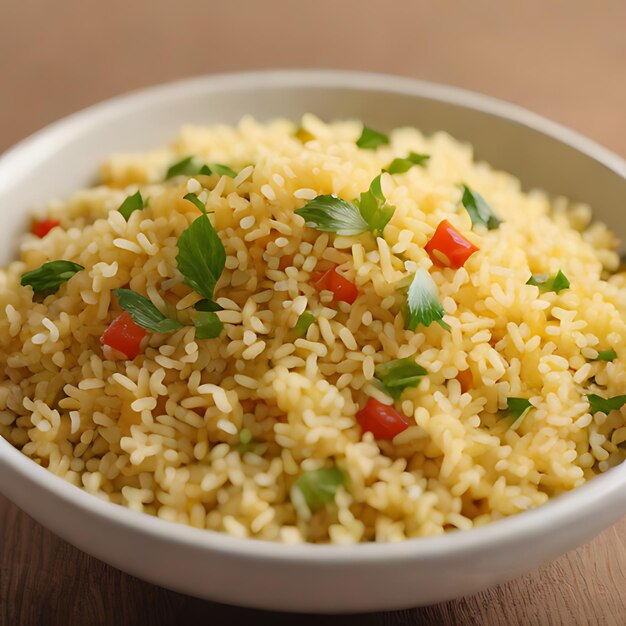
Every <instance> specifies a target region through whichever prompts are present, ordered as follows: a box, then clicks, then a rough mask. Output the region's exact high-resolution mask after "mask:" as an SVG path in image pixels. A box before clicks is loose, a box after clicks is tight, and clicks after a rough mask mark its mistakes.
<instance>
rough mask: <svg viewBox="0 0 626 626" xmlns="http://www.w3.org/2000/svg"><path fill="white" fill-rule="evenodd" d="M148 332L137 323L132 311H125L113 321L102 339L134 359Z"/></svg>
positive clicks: (106, 343) (104, 342) (105, 343)
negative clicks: (131, 313)
mask: <svg viewBox="0 0 626 626" xmlns="http://www.w3.org/2000/svg"><path fill="white" fill-rule="evenodd" d="M147 334H148V333H147V331H146V330H145V329H144V328H142V327H141V326H139V325H137V324H135V322H134V321H133V318H132V317H131V315H130V313H128V312H127V311H124V313H122V314H121V315H120V316H119V317H116V318H115V319H114V320H113V321H112V322H111V324H110V325H109V327H108V328H107V329H106V330H105V331H104V334H103V335H102V338H101V339H100V341H101V342H102V343H103V344H104V345H105V346H110V347H111V348H113V349H114V350H118V351H119V352H121V353H122V354H125V355H126V356H127V357H128V358H129V359H130V360H131V361H132V360H133V359H134V358H135V357H136V356H137V355H138V354H139V353H140V352H141V340H142V339H143V338H144V337H145V336H146V335H147Z"/></svg>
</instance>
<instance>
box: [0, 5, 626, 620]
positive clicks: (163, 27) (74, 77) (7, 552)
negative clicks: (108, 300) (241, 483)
mask: <svg viewBox="0 0 626 626" xmlns="http://www.w3.org/2000/svg"><path fill="white" fill-rule="evenodd" d="M625 25H626V2H623V1H621V0H614V1H609V0H597V1H596V2H593V3H592V2H586V1H583V0H581V1H577V0H552V1H551V2H549V3H548V2H543V1H541V0H527V1H526V2H521V1H520V0H511V1H510V2H497V1H496V0H491V1H488V0H474V1H473V2H461V1H460V0H459V1H452V0H440V1H439V2H437V3H435V2H420V1H418V2H416V1H411V0H385V1H384V2H380V1H379V0H377V1H370V0H341V1H339V0H315V2H307V3H304V2H293V1H291V2H290V1H289V0H282V1H281V0H264V1H263V2H258V1H255V0H240V1H239V2H221V3H218V2H208V1H204V2H202V1H201V0H183V1H179V2H171V1H169V0H135V1H134V2H128V1H127V0H107V2H99V3H95V2H84V0H62V1H61V2H50V1H49V0H30V1H24V2H12V3H9V2H8V1H7V2H3V3H2V6H0V81H1V82H0V150H4V149H5V148H8V147H9V146H10V145H11V144H13V143H14V142H15V141H17V140H18V139H20V138H22V137H24V136H26V135H27V134H29V133H31V132H33V131H35V130H37V129H38V128H40V127H42V126H44V125H45V124H47V123H49V122H51V121H53V120H54V119H57V118H59V117H61V116H63V115H66V114H67V113H70V112H72V111H74V110H77V109H80V108H82V107H84V106H87V105H89V104H92V103H94V102H97V101H98V100H101V99H103V98H106V97H109V96H112V95H115V94H118V93H121V92H124V91H127V90H130V89H135V88H138V87H142V86H145V85H149V84H154V83H158V82H164V81H168V80H172V79H175V78H180V77H184V76H190V75H194V74H202V73H210V72H223V71H232V70H243V69H255V68H262V67H339V68H349V69H362V70H371V71H381V72H389V73H395V74H403V75H407V76H416V77H420V78H424V79H428V80H434V81H438V82H443V83H449V84H454V85H458V86H462V87H466V88H469V89H474V90H476V91H481V92H484V93H488V94H491V95H494V96H497V97H500V98H503V99H505V100H509V101H512V102H515V103H517V104H520V105H522V106H526V107H527V108H530V109H532V110H535V111H537V112H539V113H542V114H544V115H546V116H548V117H550V118H552V119H555V120H557V121H559V122H561V123H563V124H565V125H567V126H571V127H573V128H575V129H577V130H580V131H582V132H583V133H585V134H587V135H588V136H590V137H592V138H594V139H596V140H598V141H599V142H600V143H603V144H604V145H606V146H607V147H609V148H612V149H613V150H615V151H616V152H618V153H620V154H622V155H626V125H625V123H624V121H625V117H624V113H625V112H626V80H624V78H625V72H626V35H625V32H626V28H625ZM625 536H626V520H622V522H620V523H619V524H617V525H616V526H614V527H613V528H611V529H609V530H607V531H606V532H604V533H603V534H602V535H600V536H599V537H598V538H596V539H595V540H594V541H592V542H591V543H589V544H588V545H586V546H583V547H582V548H580V549H578V550H576V551H575V552H572V553H570V554H567V555H565V556H563V557H561V558H560V559H558V560H556V561H554V562H553V563H551V564H550V565H548V566H546V567H544V568H542V569H540V570H537V571H535V572H532V573H530V574H528V575H527V576H524V577H523V578H520V579H518V580H516V581H514V582H511V583H508V584H506V585H501V586H498V587H494V588H492V589H489V590H487V591H485V592H483V593H480V594H477V595H476V596H472V597H469V598H463V599H460V600H456V601H453V602H448V603H445V604H440V605H435V606H431V607H428V608H423V609H416V610H411V611H401V612H397V613H385V614H371V615H365V616H354V617H346V616H343V617H338V616H336V617H327V618H323V619H324V622H325V623H326V624H341V625H342V626H350V625H351V624H359V625H369V624H376V625H379V624H380V625H382V624H385V625H388V626H400V625H408V624H481V625H482V624H507V625H509V624H541V625H543V624H624V623H626V541H625V539H624V537H625ZM0 555H1V556H0V624H2V625H4V624H11V625H13V624H37V625H39V624H63V625H66V624H67V625H70V624H77V625H81V626H82V625H85V624H144V623H149V624H151V625H154V626H156V625H160V624H169V623H185V622H187V621H188V623H211V624H219V625H221V624H230V623H239V622H240V621H241V622H244V621H245V622H246V623H248V624H288V623H296V622H297V623H299V624H308V623H314V622H316V621H317V620H319V619H320V618H319V617H315V616H302V615H299V616H294V615H287V614H270V613H264V612H260V611H253V610H249V609H238V608H233V607H227V606H223V605H218V604H213V603H209V602H203V601H200V600H196V599H193V598H189V597H186V596H182V595H180V594H176V593H172V592H169V591H166V590H164V589H160V588H158V587H154V586H152V585H149V584H147V583H144V582H141V581H139V580H137V579H135V578H132V577H130V576H127V575H125V574H122V573H121V572H119V571H117V570H115V569H113V568H111V567H108V566H106V565H104V564H102V563H100V562H98V561H96V560H95V559H92V558H91V557H88V556H87V555H85V554H83V553H81V552H80V551H78V550H76V549H75V548H73V547H71V546H70V545H68V544H67V543H65V542H64V541H62V540H60V539H58V538H57V537H55V536H54V535H52V534H51V533H50V532H48V531H46V530H45V529H43V528H42V527H41V526H39V525H38V524H37V523H35V522H34V521H33V520H31V519H30V518H29V517H28V516H26V515H25V514H24V513H22V512H21V511H19V510H18V509H17V508H16V507H14V506H13V505H12V504H10V503H9V502H8V501H7V500H6V499H4V498H2V497H1V496H0ZM186 618H188V619H186ZM192 620H193V621H192ZM200 620H202V621H200Z"/></svg>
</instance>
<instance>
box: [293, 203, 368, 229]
mask: <svg viewBox="0 0 626 626" xmlns="http://www.w3.org/2000/svg"><path fill="white" fill-rule="evenodd" d="M295 213H296V215H300V216H301V217H303V218H304V219H305V221H306V223H307V225H308V226H312V227H313V228H315V229H317V230H319V231H322V232H324V233H335V234H337V235H358V234H360V233H364V232H365V231H366V230H369V225H368V223H367V222H366V221H365V219H364V218H363V216H362V215H361V212H360V211H359V208H358V207H357V206H356V205H355V204H352V202H348V201H347V200H342V199H341V198H338V197H337V196H330V195H324V196H317V198H313V200H310V201H309V202H307V203H306V204H305V205H304V206H303V207H302V208H301V209H298V210H297V211H295Z"/></svg>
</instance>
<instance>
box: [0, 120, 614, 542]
mask: <svg viewBox="0 0 626 626" xmlns="http://www.w3.org/2000/svg"><path fill="white" fill-rule="evenodd" d="M303 125H304V128H305V129H306V130H307V131H309V132H310V133H311V134H312V135H313V136H314V137H315V139H314V140H312V141H309V142H308V143H306V144H305V145H302V144H301V143H300V141H299V140H297V139H296V138H294V130H295V126H294V124H292V123H291V122H288V121H284V120H279V121H275V122H272V123H269V124H266V125H262V124H259V123H257V122H255V121H254V120H252V119H249V118H246V119H243V120H242V121H241V122H240V124H239V126H238V127H237V128H230V127H226V126H214V127H198V126H185V127H184V128H183V129H182V131H181V133H180V135H179V137H178V138H177V139H176V140H175V142H174V143H173V144H172V146H171V147H169V148H165V149H160V150H155V151H153V152H149V153H145V154H132V155H116V156H113V157H111V158H110V159H109V160H107V161H106V162H105V163H104V165H103V167H102V179H103V183H102V185H100V186H98V187H96V188H92V189H86V190H82V191H80V192H78V193H76V194H75V195H74V196H73V197H72V198H71V199H70V200H69V201H68V202H67V203H59V202H56V203H54V204H51V205H50V207H49V209H48V210H47V211H46V212H45V214H46V215H47V216H51V217H53V218H55V219H58V220H60V222H61V228H56V229H55V230H53V231H52V232H50V234H49V235H47V236H46V237H44V238H43V239H37V238H35V237H33V236H32V235H26V236H25V237H24V238H23V241H22V245H21V252H20V258H19V260H18V261H14V262H13V263H11V264H10V265H9V266H8V267H7V268H6V269H4V270H2V271H0V363H1V365H0V371H1V372H2V377H1V382H0V434H1V435H2V436H3V437H5V438H6V439H7V440H8V441H10V442H11V443H12V444H13V445H14V446H16V447H17V448H18V449H20V450H21V451H22V452H23V453H24V454H26V455H28V456H29V457H30V458H32V459H33V460H34V461H35V462H37V463H39V464H41V465H42V466H43V467H46V468H47V469H48V470H49V471H51V472H53V473H54V474H57V475H59V476H62V477H63V478H65V479H66V480H67V481H69V482H71V483H73V484H74V485H77V486H78V487H82V488H83V489H85V490H86V491H88V492H90V493H92V494H94V495H96V496H98V497H99V498H102V499H104V500H108V501H111V502H115V503H117V504H121V505H125V506H128V507H129V508H131V509H134V510H137V511H143V512H145V513H150V514H152V515H157V516H158V517H160V518H162V519H164V520H169V521H174V522H179V523H183V524H190V525H192V526H196V527H198V528H208V529H213V530H219V531H224V532H227V533H229V534H231V535H234V536H237V537H257V538H262V539H270V540H277V541H285V542H289V543H295V542H299V541H312V542H335V543H349V542H359V541H374V540H376V541H397V540H401V539H405V538H408V537H422V536H431V535H438V534H441V533H443V532H444V531H446V530H451V529H468V528H472V527H475V526H482V525H484V524H487V523H488V522H491V521H493V520H497V519H499V518H502V517H504V516H508V515H512V514H515V513H518V512H520V511H524V510H526V509H529V508H532V507H535V506H537V505H540V504H542V503H544V502H546V500H548V498H550V497H552V496H555V495H557V494H560V493H562V492H564V491H567V490H570V489H573V488H575V487H577V486H579V485H581V484H582V483H583V482H585V481H586V480H588V479H590V478H592V477H593V476H594V475H596V474H597V473H599V472H602V471H605V470H606V469H608V468H609V467H611V466H613V465H615V464H617V463H619V462H620V461H622V460H623V458H624V450H623V446H622V445H621V444H623V443H624V442H625V441H626V425H625V421H624V414H625V411H624V410H622V411H613V412H611V413H610V415H608V416H607V415H604V414H603V413H596V414H595V415H593V416H592V415H591V414H590V413H589V410H590V409H589V403H588V402H587V400H586V398H585V395H586V394H587V393H590V392H592V393H594V392H595V393H600V394H602V395H604V396H607V397H608V396H614V395H618V394H622V393H624V389H625V388H626V387H625V384H626V373H625V371H624V365H623V363H624V362H626V348H624V346H625V345H626V324H625V319H626V318H625V317H624V315H625V314H626V292H625V291H624V289H623V288H624V286H625V284H626V280H625V275H624V274H620V273H615V272H616V271H617V269H618V257H617V256H616V254H615V252H614V251H613V249H614V244H615V241H614V238H613V236H612V234H611V233H610V232H609V231H608V230H607V229H606V228H605V227H604V226H603V225H601V224H593V225H591V226H590V217H591V215H590V210H589V208H588V207H586V206H581V205H573V206H572V205H571V204H570V203H568V202H567V201H566V200H565V199H562V198H559V199H556V200H553V201H550V200H549V199H548V198H547V197H546V195H544V194H543V193H540V192H532V193H523V192H522V191H521V189H520V183H519V181H518V180H517V179H515V178H514V177H512V176H511V175H509V174H506V173H503V172H498V171H494V170H493V169H491V168H490V167H489V166H487V165H485V164H484V163H477V162H475V161H474V160H473V155H472V149H471V147H470V146H468V145H465V144H461V143H459V142H457V141H455V140H454V139H452V138H451V137H450V136H448V135H446V134H444V133H437V134H435V135H434V136H432V137H429V138H427V137H424V136H423V135H422V134H421V133H420V132H419V131H417V130H415V129H410V128H403V129H397V130H395V131H394V132H393V133H392V134H391V143H390V144H389V145H387V146H382V147H380V148H378V149H377V150H362V149H359V148H357V147H356V145H355V140H356V139H357V137H358V136H359V134H360V131H361V125H360V123H357V122H343V123H335V124H330V125H326V124H324V123H322V122H321V121H319V120H318V119H316V118H314V117H313V116H310V115H309V116H305V118H304V120H303ZM411 150H413V151H416V152H425V153H428V154H430V155H431V159H430V161H429V162H428V164H427V166H426V167H413V168H412V169H410V170H409V171H408V172H407V173H405V174H401V175H395V176H393V177H391V176H386V177H385V179H384V183H383V184H384V188H385V192H386V195H387V198H388V200H389V202H390V203H391V204H393V205H395V206H396V207H397V209H396V212H395V215H394V216H393V219H392V220H391V222H390V224H389V225H388V226H387V228H386V231H385V239H382V238H379V239H378V241H377V242H375V240H374V239H373V238H372V237H371V236H370V235H363V236H354V237H346V236H334V235H329V234H325V233H320V232H318V231H316V230H314V229H313V228H310V227H306V226H305V224H304V221H303V219H302V218H301V217H299V216H297V215H295V214H294V210H295V209H298V208H300V207H301V206H302V205H303V204H304V203H305V202H306V201H307V200H308V199H311V198H313V197H315V196H316V195H318V194H338V195H340V196H341V197H342V198H346V199H352V198H356V197H358V195H359V193H360V192H362V191H364V190H366V189H367V188H368V186H369V184H370V181H371V180H372V179H373V178H374V177H375V176H376V175H377V174H378V173H379V172H380V170H381V168H382V167H384V166H386V165H387V164H388V163H389V162H390V161H391V160H392V158H393V157H396V156H400V157H402V156H405V155H406V154H407V153H408V152H409V151H411ZM188 154H194V155H198V156H199V157H201V158H202V159H203V160H205V161H206V162H208V163H215V162H221V163H226V164H228V165H229V166H231V167H233V168H234V169H235V170H239V174H238V175H237V176H236V178H234V179H232V178H229V177H227V176H222V177H218V176H212V177H210V178H207V177H198V178H191V179H185V178H176V179H173V180H170V181H167V182H165V183H163V182H161V181H162V180H163V176H164V173H165V171H166V169H167V167H168V166H169V165H170V164H171V163H172V162H174V161H177V160H178V159H180V158H181V157H183V156H186V155H188ZM250 164H253V165H250ZM460 181H464V182H466V183H467V184H469V185H470V186H471V187H472V188H474V189H476V190H477V191H479V192H480V193H481V194H482V195H483V196H485V197H486V198H487V199H488V200H489V202H490V204H491V205H492V206H493V207H494V209H495V210H496V212H497V213H498V215H499V216H500V217H501V218H502V219H503V223H502V224H501V226H500V227H499V228H498V229H497V230H494V231H488V232H487V231H485V232H481V233H477V232H472V230H471V221H470V218H469V216H468V214H467V213H466V212H465V211H464V210H463V209H459V198H460V191H459V187H458V183H459V182H460ZM33 184H36V181H35V182H34V183H33ZM138 188H139V189H141V192H142V194H143V196H144V198H145V197H149V198H150V203H149V206H148V207H147V208H146V209H145V210H143V211H136V212H134V213H133V214H132V215H131V217H130V219H129V221H128V223H127V222H126V221H125V220H124V219H123V218H122V217H121V215H120V214H119V213H118V212H117V211H116V209H117V208H118V207H119V205H120V204H121V202H122V201H123V200H124V198H126V197H127V196H128V195H129V194H131V193H134V192H135V191H136V190H137V189H138ZM188 192H194V193H199V195H200V198H201V199H203V200H206V202H207V208H208V210H209V211H213V212H214V216H213V218H214V221H215V225H216V228H217V230H218V232H219V234H220V236H221V239H222V241H223V243H224V245H225V247H226V251H227V255H228V258H227V261H226V269H225V270H224V273H223V275H222V277H221V279H220V281H219V283H218V288H217V290H216V297H217V298H218V300H219V303H220V304H221V305H222V306H223V307H224V310H223V311H221V312H220V313H219V314H218V315H219V317H220V318H221V320H222V321H223V322H224V324H225V331H224V332H223V334H222V335H221V336H220V337H219V338H218V339H210V340H202V339H195V336H194V329H193V327H190V326H189V325H188V326H186V327H185V328H183V329H181V330H178V331H176V332H173V333H171V334H169V335H157V334H152V333H151V334H150V335H149V339H148V344H147V347H146V349H145V353H144V354H143V355H140V356H138V357H137V358H136V359H135V360H134V361H129V360H112V359H110V358H106V354H105V353H104V352H103V347H102V345H101V343H100V337H101V335H102V333H103V331H104V330H105V329H106V328H107V326H108V324H109V323H110V322H111V320H112V319H113V318H114V317H116V316H117V315H118V314H119V311H120V310H119V306H118V304H117V303H116V301H115V299H114V297H113V296H112V293H111V292H112V290H113V289H116V288H122V287H128V286H130V288H131V289H134V290H136V291H138V292H140V293H142V294H144V295H148V297H150V298H151V300H152V301H153V302H154V304H155V305H156V306H157V307H158V308H159V309H161V310H162V311H163V312H164V313H166V314H169V315H171V316H174V315H176V314H177V315H178V317H179V318H180V319H181V321H183V322H185V323H187V324H189V313H188V311H185V309H186V308H187V307H189V306H191V305H193V304H194V303H195V302H197V301H198V300H199V299H200V298H201V296H199V295H197V294H196V293H194V292H192V291H191V289H190V288H189V287H187V286H186V285H184V284H183V282H182V277H181V275H180V274H179V272H178V269H177V265H176V260H175V259H176V255H177V247H176V243H177V239H178V237H179V236H180V234H181V233H182V232H183V230H185V229H186V228H187V227H188V226H189V224H190V223H191V222H192V221H193V220H194V219H195V218H197V216H198V211H197V209H195V208H194V206H193V205H192V204H191V203H190V202H187V201H185V200H183V196H184V195H185V194H186V193H188ZM444 218H445V219H448V220H449V221H450V222H451V223H452V224H453V225H455V226H456V227H457V228H458V229H459V230H461V231H462V232H464V233H469V234H470V237H471V239H472V241H473V242H475V243H476V244H477V245H478V246H479V247H480V251H479V252H478V253H476V254H474V255H473V256H472V257H471V258H470V259H469V260H468V261H467V263H466V264H465V266H464V267H463V268H461V269H459V270H456V271H452V270H441V269H438V268H433V267H432V263H431V261H430V259H429V257H428V255H427V254H426V252H425V251H424V244H426V242H427V241H428V239H429V238H430V237H431V236H432V233H433V231H434V229H435V227H436V226H437V224H438V223H439V222H440V221H441V220H442V219H444ZM55 259H67V260H72V261H75V262H77V263H80V264H81V265H84V266H85V268H87V269H86V270H85V271H82V272H79V273H78V274H76V275H75V276H74V277H73V278H72V279H71V280H70V281H69V282H67V283H66V284H65V285H63V286H62V287H61V289H60V291H59V292H58V293H57V294H56V295H54V296H48V297H47V298H46V299H45V300H44V301H43V302H33V298H32V294H31V291H30V289H26V288H23V287H20V285H19V283H20V278H21V275H22V273H24V272H25V271H27V270H32V269H35V268H37V267H39V266H40V265H41V264H42V263H43V262H45V261H47V260H55ZM331 263H334V264H339V265H340V268H339V269H340V271H342V272H343V273H344V274H345V275H346V276H348V277H349V278H350V279H351V280H353V281H354V282H355V283H356V285H357V286H358V288H359V291H360V294H361V296H360V297H359V298H358V299H357V300H356V302H355V303H354V304H353V305H347V304H345V303H339V304H334V303H333V302H332V294H330V293H328V292H322V293H321V294H319V293H318V292H317V290H316V289H315V288H314V287H313V286H312V284H311V273H312V272H314V271H315V270H316V268H318V269H319V267H320V266H321V267H324V264H325V265H326V266H328V265H329V264H331ZM417 268H426V269H429V270H430V273H431V275H432V277H433V278H434V281H435V283H436V284H437V287H438V290H439V294H440V299H441V301H442V303H443V306H444V307H445V310H446V312H447V316H446V321H447V322H448V323H449V325H450V327H451V328H450V331H449V332H446V331H444V330H443V329H441V328H440V327H439V326H437V325H436V324H432V325H431V326H430V327H428V328H423V327H420V328H418V331H417V332H410V331H407V330H405V328H404V322H403V318H402V312H401V308H402V307H401V297H402V296H401V294H399V292H398V291H397V290H396V286H397V284H398V282H399V281H402V280H403V279H405V278H406V277H409V276H411V275H412V273H414V272H415V270H416V269H417ZM559 269H562V270H563V272H564V273H565V274H566V275H567V277H568V278H569V280H570V282H571V288H570V289H569V290H567V291H564V292H561V293H560V294H558V295H557V294H555V293H546V294H543V295H541V297H539V295H538V292H537V290H536V288H530V287H527V286H526V285H525V283H526V281H527V280H528V277H529V275H530V274H531V273H532V272H537V273H538V272H550V273H555V272H557V271H558V270H559ZM305 310H311V311H313V312H314V313H315V314H316V316H317V320H316V322H315V323H314V324H313V325H312V326H311V327H310V329H309V330H308V333H307V335H306V338H296V337H295V335H294V333H293V331H292V328H293V326H294V325H295V323H296V320H297V319H298V316H299V315H300V314H301V313H302V312H303V311H305ZM609 347H613V348H615V349H616V350H617V353H618V358H617V359H615V361H613V362H608V363H606V362H598V361H591V360H590V359H593V358H595V357H596V356H597V351H598V350H602V349H606V348H609ZM404 357H416V358H417V362H418V363H419V364H421V365H422V366H423V367H424V368H426V370H427V371H428V375H427V376H424V377H423V379H422V380H421V383H420V384H419V386H418V387H417V388H415V389H408V390H407V391H405V393H404V394H403V396H402V401H401V402H400V403H398V405H397V406H398V408H401V410H402V411H403V412H404V413H405V415H407V416H408V418H409V421H410V424H411V425H410V427H409V428H408V429H407V430H405V431H404V432H402V433H401V434H399V435H398V436H397V437H396V438H395V439H394V440H393V441H376V440H375V439H374V438H373V436H372V435H371V434H370V433H365V434H362V432H361V429H360V427H359V425H358V423H357V421H356V420H355V413H356V411H357V410H358V408H359V407H360V406H362V405H363V404H364V402H365V400H366V398H367V396H372V397H375V398H376V399H378V400H380V401H381V402H384V403H387V404H388V403H390V402H391V399H390V398H389V397H388V396H387V395H386V394H385V393H384V392H382V391H381V390H380V389H379V388H378V387H377V385H376V384H375V381H374V368H375V366H376V365H377V364H379V363H382V362H386V361H388V360H389V359H395V358H404ZM468 367H469V369H470V370H471V373H472V378H473V386H472V388H471V389H470V390H469V391H468V392H466V393H463V392H462V391H461V385H460V382H459V380H457V376H458V374H459V371H462V370H466V369H467V368H468ZM598 390H601V391H598ZM509 396H523V397H527V398H530V399H531V400H532V402H533V404H534V405H535V406H536V407H537V408H536V409H535V410H533V411H531V412H530V413H529V414H528V415H527V417H526V418H525V419H524V421H523V423H522V424H521V425H520V427H519V429H517V430H512V429H511V428H510V425H511V421H510V420H509V419H506V418H504V417H503V415H502V410H503V409H505V408H506V399H507V397H509ZM243 429H247V430H248V431H250V433H251V434H252V437H253V442H254V444H253V445H247V446H240V440H239V433H240V432H241V431H242V430H243ZM333 463H336V464H337V465H338V466H339V467H340V468H341V469H342V470H343V471H344V472H345V473H346V475H347V476H348V481H347V485H346V486H345V487H340V488H339V491H338V492H337V495H336V498H335V506H328V507H326V508H324V509H323V510H320V511H318V512H315V513H313V514H312V515H310V512H308V511H307V510H306V507H304V509H303V508H302V507H301V506H297V505H298V502H295V503H292V500H291V497H290V488H291V486H292V485H293V483H294V481H295V480H296V479H297V478H298V476H300V475H301V474H302V473H303V472H305V471H310V470H315V469H317V468H320V467H323V466H329V465H331V464H333ZM296 499H297V498H296Z"/></svg>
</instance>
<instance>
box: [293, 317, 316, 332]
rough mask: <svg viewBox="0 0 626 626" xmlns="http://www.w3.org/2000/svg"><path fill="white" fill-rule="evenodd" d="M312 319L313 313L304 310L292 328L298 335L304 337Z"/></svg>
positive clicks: (313, 319)
mask: <svg viewBox="0 0 626 626" xmlns="http://www.w3.org/2000/svg"><path fill="white" fill-rule="evenodd" d="M314 321H315V315H313V313H309V312H308V311H305V312H304V313H302V314H301V315H300V317H299V318H298V321H297V322H296V325H295V326H294V327H293V329H294V330H295V331H296V334H298V335H300V336H301V337H306V334H307V331H308V330H309V327H310V326H311V324H312V323H313V322H314Z"/></svg>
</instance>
